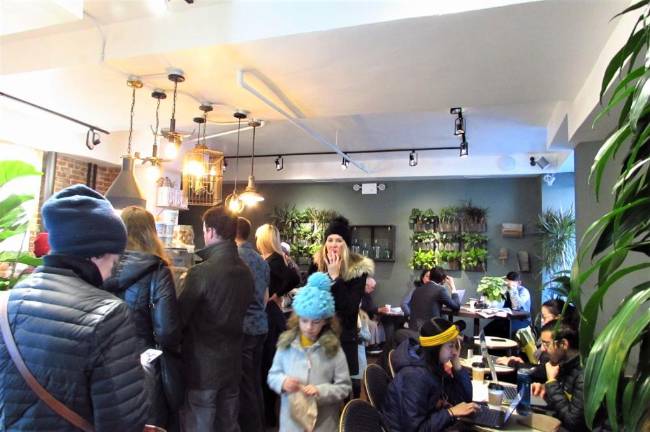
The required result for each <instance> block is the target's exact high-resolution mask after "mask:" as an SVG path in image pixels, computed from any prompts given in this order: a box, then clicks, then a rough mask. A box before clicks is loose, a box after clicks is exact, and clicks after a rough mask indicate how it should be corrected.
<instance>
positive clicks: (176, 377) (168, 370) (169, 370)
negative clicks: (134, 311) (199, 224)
mask: <svg viewBox="0 0 650 432" xmlns="http://www.w3.org/2000/svg"><path fill="white" fill-rule="evenodd" d="M158 269H159V270H160V267H158ZM155 280H156V278H155V277H153V276H152V277H151V283H150V284H149V314H150V316H151V322H152V323H153V320H154V317H153V312H154V309H155V307H156V305H155V303H154V289H155ZM156 349H159V350H161V351H162V354H161V356H160V357H159V365H160V379H161V381H162V388H163V392H164V393H165V399H167V404H168V405H169V408H171V409H172V411H176V410H178V409H180V408H181V406H183V403H184V402H185V376H184V375H183V359H182V356H181V353H180V352H178V351H175V350H171V349H164V348H162V347H161V346H160V345H159V344H156Z"/></svg>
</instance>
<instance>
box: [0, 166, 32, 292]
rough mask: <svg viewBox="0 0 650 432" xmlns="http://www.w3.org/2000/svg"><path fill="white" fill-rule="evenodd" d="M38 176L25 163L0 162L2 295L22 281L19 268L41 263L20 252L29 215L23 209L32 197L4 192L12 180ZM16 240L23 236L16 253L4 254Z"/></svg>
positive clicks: (26, 231)
mask: <svg viewBox="0 0 650 432" xmlns="http://www.w3.org/2000/svg"><path fill="white" fill-rule="evenodd" d="M40 175H41V173H40V172H39V171H38V170H37V169H36V168H34V167H33V166H32V165H30V164H28V163H26V162H22V161H17V160H6V161H0V196H3V197H5V198H4V199H2V200H0V263H3V264H5V265H8V269H7V270H8V272H6V273H5V272H2V273H0V290H2V291H4V290H7V289H11V288H13V287H14V286H15V285H16V284H17V283H18V282H19V281H20V280H21V279H22V278H23V277H24V270H23V271H21V270H19V267H20V266H19V265H25V266H31V267H36V266H39V265H41V262H42V261H41V260H40V259H39V258H36V257H34V256H33V255H32V254H31V253H29V252H25V251H23V250H22V244H23V243H24V238H25V236H26V235H27V233H28V226H29V215H28V214H27V212H26V211H25V209H24V208H23V207H22V205H23V203H26V202H27V201H31V200H33V199H34V196H33V195H31V194H20V195H17V194H13V193H10V192H9V191H8V190H6V188H7V184H8V183H9V182H10V181H12V180H14V179H17V178H20V177H27V176H40ZM15 236H23V241H21V242H20V245H21V246H20V248H19V249H18V250H17V251H12V250H7V247H6V246H4V245H3V243H5V242H6V241H7V240H9V239H10V238H12V237H15Z"/></svg>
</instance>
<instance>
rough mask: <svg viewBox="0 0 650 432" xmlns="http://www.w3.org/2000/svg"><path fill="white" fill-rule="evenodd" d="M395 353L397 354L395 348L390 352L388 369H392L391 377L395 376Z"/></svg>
mask: <svg viewBox="0 0 650 432" xmlns="http://www.w3.org/2000/svg"><path fill="white" fill-rule="evenodd" d="M393 354H395V350H394V349H392V350H390V351H389V352H388V370H389V371H390V377H391V378H395V368H394V367H393Z"/></svg>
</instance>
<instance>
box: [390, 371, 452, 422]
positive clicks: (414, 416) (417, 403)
mask: <svg viewBox="0 0 650 432" xmlns="http://www.w3.org/2000/svg"><path fill="white" fill-rule="evenodd" d="M404 378H405V383H408V386H407V387H406V386H405V388H404V390H403V391H402V413H403V418H402V422H403V424H402V425H401V426H402V428H401V429H400V430H401V431H402V432H416V431H417V432H434V431H441V430H444V429H445V428H446V427H448V426H449V425H451V424H452V423H453V422H454V419H453V417H452V416H451V414H450V413H449V411H448V410H447V409H445V408H440V409H436V407H432V406H429V404H430V402H431V401H440V400H442V392H441V389H440V388H436V387H435V386H434V387H431V382H430V381H429V380H427V379H422V376H421V375H420V374H410V376H408V377H404Z"/></svg>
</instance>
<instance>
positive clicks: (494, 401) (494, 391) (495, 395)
mask: <svg viewBox="0 0 650 432" xmlns="http://www.w3.org/2000/svg"><path fill="white" fill-rule="evenodd" d="M488 403H489V404H490V405H495V406H500V405H501V404H502V403H503V390H502V389H498V388H491V389H488Z"/></svg>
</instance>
